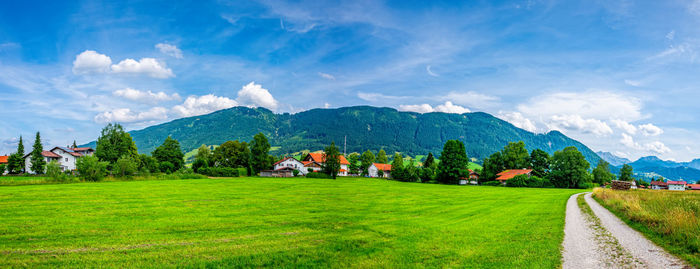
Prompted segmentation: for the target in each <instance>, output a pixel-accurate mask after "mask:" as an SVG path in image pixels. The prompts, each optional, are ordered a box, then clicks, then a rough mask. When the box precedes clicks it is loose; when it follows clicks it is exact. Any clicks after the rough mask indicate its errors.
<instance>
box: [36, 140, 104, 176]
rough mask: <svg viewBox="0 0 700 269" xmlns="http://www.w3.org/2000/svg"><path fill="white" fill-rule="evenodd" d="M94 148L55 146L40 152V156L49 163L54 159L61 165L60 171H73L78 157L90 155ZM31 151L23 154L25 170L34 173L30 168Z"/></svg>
mask: <svg viewBox="0 0 700 269" xmlns="http://www.w3.org/2000/svg"><path fill="white" fill-rule="evenodd" d="M94 152H95V150H93V149H92V148H68V147H55V148H53V149H51V150H49V151H43V152H41V156H43V157H44V161H46V163H49V162H51V161H56V162H58V164H59V165H60V166H61V171H73V170H75V169H76V163H77V161H78V158H80V157H83V156H91V155H92V154H93V153H94ZM31 159H32V153H31V152H30V153H29V154H27V155H24V163H25V171H26V172H27V173H29V174H36V172H35V171H34V170H32V160H31Z"/></svg>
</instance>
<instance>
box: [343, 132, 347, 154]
mask: <svg viewBox="0 0 700 269" xmlns="http://www.w3.org/2000/svg"><path fill="white" fill-rule="evenodd" d="M344 140H345V142H343V155H346V154H347V151H348V136H347V135H346V136H345V139H344Z"/></svg>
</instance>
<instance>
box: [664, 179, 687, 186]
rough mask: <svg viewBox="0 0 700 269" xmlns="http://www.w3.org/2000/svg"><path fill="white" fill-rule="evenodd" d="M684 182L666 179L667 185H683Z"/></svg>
mask: <svg viewBox="0 0 700 269" xmlns="http://www.w3.org/2000/svg"><path fill="white" fill-rule="evenodd" d="M686 183H687V182H685V181H670V180H669V181H668V185H685V184H686Z"/></svg>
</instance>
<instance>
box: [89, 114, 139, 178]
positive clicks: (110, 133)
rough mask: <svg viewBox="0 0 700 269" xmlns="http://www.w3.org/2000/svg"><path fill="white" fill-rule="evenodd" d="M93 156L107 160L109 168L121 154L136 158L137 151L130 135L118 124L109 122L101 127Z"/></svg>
mask: <svg viewBox="0 0 700 269" xmlns="http://www.w3.org/2000/svg"><path fill="white" fill-rule="evenodd" d="M95 156H96V157H97V158H99V159H100V161H105V162H108V165H107V166H108V168H109V169H111V168H112V165H113V164H114V163H115V162H117V160H118V159H119V158H121V157H122V156H127V157H131V158H134V159H135V158H137V157H138V151H137V150H136V143H134V140H133V139H132V138H131V135H130V134H129V133H127V132H126V131H124V128H123V127H122V126H121V125H120V124H118V123H115V124H112V123H110V124H108V125H107V126H106V127H105V128H103V129H102V132H101V134H100V137H99V138H97V148H96V149H95Z"/></svg>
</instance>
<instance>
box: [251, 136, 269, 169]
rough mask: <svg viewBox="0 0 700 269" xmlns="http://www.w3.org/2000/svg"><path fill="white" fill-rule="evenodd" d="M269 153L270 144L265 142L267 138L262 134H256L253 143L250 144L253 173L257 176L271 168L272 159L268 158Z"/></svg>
mask: <svg viewBox="0 0 700 269" xmlns="http://www.w3.org/2000/svg"><path fill="white" fill-rule="evenodd" d="M269 152H270V142H268V141H267V137H265V135H264V134H263V133H258V134H256V135H255V136H254V137H253V141H251V142H250V153H251V163H252V168H253V173H255V174H257V173H260V171H262V170H265V169H270V168H272V163H274V161H273V158H274V157H272V156H270V154H268V153H269Z"/></svg>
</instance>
